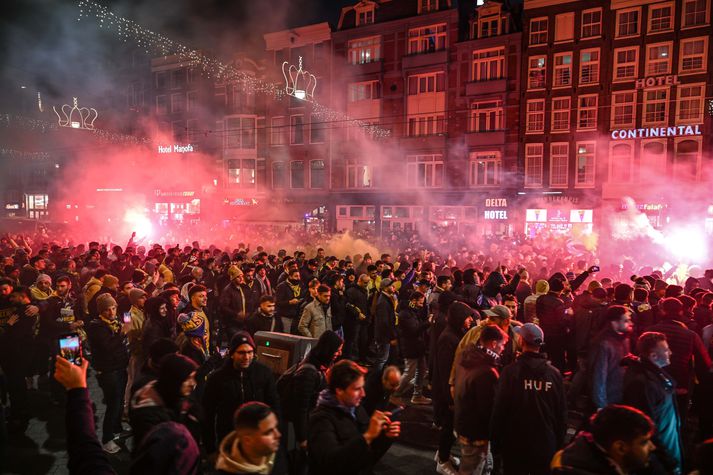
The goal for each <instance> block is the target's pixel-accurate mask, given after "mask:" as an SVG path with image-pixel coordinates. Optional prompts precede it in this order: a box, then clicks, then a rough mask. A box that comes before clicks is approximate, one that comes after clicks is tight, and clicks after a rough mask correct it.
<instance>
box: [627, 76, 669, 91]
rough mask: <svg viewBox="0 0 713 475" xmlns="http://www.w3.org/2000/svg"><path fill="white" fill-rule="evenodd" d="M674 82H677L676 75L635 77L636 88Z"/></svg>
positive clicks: (666, 84)
mask: <svg viewBox="0 0 713 475" xmlns="http://www.w3.org/2000/svg"><path fill="white" fill-rule="evenodd" d="M676 84H679V82H678V76H676V75H669V76H658V77H654V78H643V79H637V80H636V89H645V88H647V87H655V86H675V85H676Z"/></svg>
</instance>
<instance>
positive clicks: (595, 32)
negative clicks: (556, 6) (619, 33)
mask: <svg viewBox="0 0 713 475" xmlns="http://www.w3.org/2000/svg"><path fill="white" fill-rule="evenodd" d="M601 34H602V9H601V8H595V9H592V10H584V11H583V12H582V39H587V38H595V37H597V36H601Z"/></svg>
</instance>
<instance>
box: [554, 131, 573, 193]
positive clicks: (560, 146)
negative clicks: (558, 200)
mask: <svg viewBox="0 0 713 475" xmlns="http://www.w3.org/2000/svg"><path fill="white" fill-rule="evenodd" d="M567 183H569V143H567V142H561V143H553V144H552V145H550V187H551V188H567Z"/></svg>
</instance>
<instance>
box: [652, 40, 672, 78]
mask: <svg viewBox="0 0 713 475" xmlns="http://www.w3.org/2000/svg"><path fill="white" fill-rule="evenodd" d="M671 48H672V45H671V43H670V42H668V43H656V44H653V45H647V46H646V75H647V76H660V75H662V74H671Z"/></svg>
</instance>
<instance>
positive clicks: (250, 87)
mask: <svg viewBox="0 0 713 475" xmlns="http://www.w3.org/2000/svg"><path fill="white" fill-rule="evenodd" d="M78 7H79V16H78V18H77V21H81V20H82V19H83V18H84V19H93V20H96V21H97V22H98V24H99V27H100V28H104V29H107V30H111V31H114V32H115V33H116V34H117V35H118V36H119V37H120V38H121V39H123V40H124V41H125V42H133V43H134V44H136V45H137V46H138V47H140V48H142V49H143V50H144V52H145V53H146V54H148V55H158V56H177V57H178V58H179V59H180V61H181V62H185V63H186V64H187V65H190V66H192V67H195V68H197V69H198V70H199V71H201V72H202V73H203V74H204V75H205V76H206V77H209V78H211V79H215V80H217V81H225V82H229V81H240V82H241V83H242V84H243V87H244V88H245V89H246V91H249V92H255V93H260V94H267V95H270V96H272V97H273V98H275V99H276V100H281V99H282V98H283V97H284V96H286V95H287V94H286V92H285V90H284V88H282V87H280V86H277V85H275V84H273V83H269V82H265V81H262V80H260V79H257V78H255V77H253V76H251V75H249V74H247V73H245V72H243V71H240V70H239V69H237V68H236V67H235V66H233V65H232V64H229V63H223V62H221V61H220V60H218V59H217V58H214V57H212V56H209V55H207V54H205V53H203V52H201V51H199V50H196V49H193V48H190V47H188V46H186V45H184V44H181V43H179V42H177V41H174V40H172V39H170V38H168V37H166V36H164V35H162V34H160V33H157V32H155V31H153V30H150V29H148V28H144V27H143V26H141V25H140V24H138V23H136V22H134V21H132V20H129V19H127V18H124V17H121V16H119V15H117V14H115V13H114V12H112V11H111V10H109V9H108V8H107V7H105V6H103V5H100V4H98V3H96V2H93V1H91V0H79V2H78ZM311 104H312V113H313V114H314V115H315V116H316V117H317V118H318V119H319V120H321V121H323V122H342V123H348V124H349V125H350V126H354V127H361V128H362V129H363V130H364V132H365V134H366V135H367V136H370V137H373V138H375V139H378V138H385V137H388V136H390V135H391V131H390V130H388V129H384V128H382V127H379V126H378V125H374V124H370V123H368V122H365V121H363V120H359V119H354V118H351V117H349V116H348V115H346V114H345V113H343V112H339V111H336V110H334V109H331V108H330V107H327V106H325V105H323V104H320V103H319V102H316V101H312V102H311Z"/></svg>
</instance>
